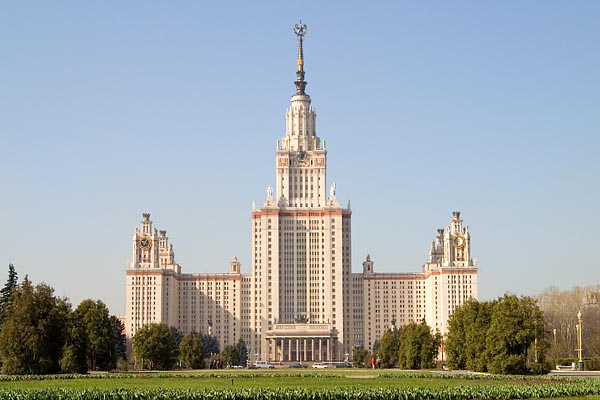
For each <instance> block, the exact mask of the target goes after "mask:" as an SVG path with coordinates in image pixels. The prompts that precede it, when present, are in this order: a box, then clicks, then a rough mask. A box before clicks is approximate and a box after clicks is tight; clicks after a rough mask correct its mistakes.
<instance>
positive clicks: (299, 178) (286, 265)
mask: <svg viewBox="0 0 600 400" xmlns="http://www.w3.org/2000/svg"><path fill="white" fill-rule="evenodd" d="M294 32H295V34H296V36H297V39H298V59H297V71H296V81H295V82H294V84H295V86H296V92H295V93H294V94H293V95H292V98H291V105H290V107H289V108H288V109H287V110H286V116H285V122H286V130H285V137H284V138H282V139H281V140H280V141H279V140H278V141H277V146H276V151H275V177H276V185H275V188H276V191H275V194H274V193H273V190H272V189H271V187H270V186H269V187H268V188H267V197H266V201H265V202H264V204H263V206H262V207H260V208H258V209H257V208H254V209H253V211H252V221H253V223H252V225H253V232H252V235H253V248H252V261H253V268H252V279H253V283H254V284H253V285H252V292H253V299H252V300H253V303H254V307H253V308H254V312H255V314H254V315H252V321H253V324H252V325H253V328H254V331H255V332H256V340H257V341H259V340H260V341H261V343H260V348H261V350H260V352H261V356H263V357H264V358H268V359H271V360H284V361H285V360H290V359H292V360H318V361H323V360H336V359H340V357H341V356H342V355H343V354H345V353H346V352H348V351H351V350H350V349H351V343H349V341H347V340H345V337H346V336H345V334H346V332H348V330H349V327H348V326H345V325H346V322H345V321H349V318H345V317H347V316H348V313H349V298H347V293H349V291H348V290H347V289H348V285H349V279H350V270H351V256H350V254H351V244H350V243H351V234H350V232H351V224H350V218H351V211H350V210H349V208H343V207H341V206H340V204H339V203H338V201H337V199H336V186H335V183H333V184H332V185H331V186H330V187H329V192H328V191H327V181H326V176H327V151H326V149H325V141H322V140H321V139H320V138H319V136H318V135H317V129H316V113H315V111H314V109H313V108H312V107H311V98H310V96H309V95H308V94H307V93H306V85H307V82H306V81H305V79H304V74H305V71H304V48H303V45H304V38H305V35H306V33H307V28H306V25H304V24H302V23H300V24H297V25H295V26H294Z"/></svg>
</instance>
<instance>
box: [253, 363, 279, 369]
mask: <svg viewBox="0 0 600 400" xmlns="http://www.w3.org/2000/svg"><path fill="white" fill-rule="evenodd" d="M256 368H269V369H273V368H275V365H273V363H272V362H271V361H257V362H256Z"/></svg>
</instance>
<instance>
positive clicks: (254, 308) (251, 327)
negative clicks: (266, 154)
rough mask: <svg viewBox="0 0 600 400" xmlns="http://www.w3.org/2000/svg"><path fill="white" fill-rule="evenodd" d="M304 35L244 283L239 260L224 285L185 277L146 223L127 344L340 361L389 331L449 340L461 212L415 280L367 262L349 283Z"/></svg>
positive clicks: (345, 231) (342, 218) (466, 245)
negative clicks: (153, 335) (160, 325)
mask: <svg viewBox="0 0 600 400" xmlns="http://www.w3.org/2000/svg"><path fill="white" fill-rule="evenodd" d="M303 32H304V33H303ZM305 32H306V31H300V33H298V31H297V34H298V70H297V72H296V75H297V80H296V82H295V84H296V93H295V94H294V95H293V96H292V98H291V106H290V108H289V109H288V110H287V111H286V135H285V137H284V138H282V139H281V140H279V141H277V146H276V150H275V177H276V185H275V191H273V189H272V188H271V187H270V186H269V187H268V188H267V193H266V198H265V201H264V203H263V205H262V206H261V207H256V206H253V207H252V213H251V217H252V261H251V265H252V267H251V273H250V274H242V273H241V265H240V262H238V260H237V259H236V258H234V259H233V261H232V262H231V263H230V268H229V273H227V274H189V273H182V272H181V267H180V266H179V265H178V264H177V263H176V262H175V253H174V251H173V246H172V245H171V244H170V243H169V239H168V237H167V236H166V231H157V230H156V229H155V228H154V227H153V224H152V221H151V220H150V214H143V219H142V221H141V224H140V227H138V228H137V229H136V231H135V234H134V237H133V256H132V261H131V262H130V263H129V264H128V265H127V271H126V274H127V299H126V316H125V320H126V332H127V335H128V336H129V337H133V335H135V332H136V331H137V329H139V328H140V327H141V326H143V325H144V324H147V323H150V322H164V323H166V324H168V325H170V326H175V327H177V328H178V329H180V330H181V331H182V332H183V333H189V332H192V331H195V332H201V333H209V334H211V335H214V336H215V337H217V338H218V340H219V342H220V344H221V346H222V347H224V346H226V345H229V344H235V343H236V342H237V340H238V339H239V338H242V339H243V340H244V341H245V342H246V344H247V345H248V347H249V354H250V358H251V359H253V358H256V359H262V360H270V361H283V362H286V361H342V360H345V359H348V356H349V355H351V354H352V349H353V347H355V346H363V347H365V348H369V349H370V348H372V346H373V344H374V343H375V341H376V340H377V339H379V338H380V337H381V336H382V335H383V333H384V332H385V330H387V329H389V328H390V327H391V326H393V325H398V326H400V325H404V324H407V323H409V322H412V321H422V320H425V321H426V322H427V323H428V324H429V326H431V327H432V329H439V330H440V331H441V332H442V333H445V332H446V329H447V326H446V324H447V320H448V317H449V316H450V315H451V314H452V312H453V311H454V309H455V308H456V307H457V306H459V305H461V304H463V303H464V302H465V301H466V300H467V299H468V298H469V297H475V298H477V265H476V263H474V262H473V260H472V258H471V247H470V239H471V236H470V232H469V229H468V227H466V226H463V221H462V219H460V213H459V212H454V213H453V217H452V220H451V221H450V224H449V225H448V226H447V227H446V228H445V229H440V230H438V232H437V235H436V237H435V239H434V241H433V242H432V244H431V247H430V250H429V256H428V259H427V262H426V263H425V264H424V266H423V270H422V272H417V273H375V271H374V262H373V261H372V260H371V258H370V257H369V256H367V258H366V260H365V261H364V262H363V271H362V273H352V259H351V231H352V229H351V217H352V211H351V210H350V205H349V204H348V205H347V207H343V206H341V205H340V204H339V202H338V201H337V198H336V191H337V188H336V184H335V183H333V184H332V185H331V186H329V187H327V181H326V176H327V175H326V172H327V150H326V147H325V145H326V144H325V141H324V140H322V139H321V138H320V137H319V136H318V135H317V130H316V113H315V111H314V109H313V108H312V106H311V99H310V96H309V95H308V94H306V92H305V88H306V82H305V81H304V59H303V37H304V34H305ZM327 189H329V190H327Z"/></svg>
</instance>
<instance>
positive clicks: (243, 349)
mask: <svg viewBox="0 0 600 400" xmlns="http://www.w3.org/2000/svg"><path fill="white" fill-rule="evenodd" d="M236 347H237V349H238V353H239V355H240V358H239V364H238V365H241V366H243V367H245V366H246V365H247V364H248V347H247V346H246V342H244V339H242V338H240V339H239V340H238V342H237V344H236Z"/></svg>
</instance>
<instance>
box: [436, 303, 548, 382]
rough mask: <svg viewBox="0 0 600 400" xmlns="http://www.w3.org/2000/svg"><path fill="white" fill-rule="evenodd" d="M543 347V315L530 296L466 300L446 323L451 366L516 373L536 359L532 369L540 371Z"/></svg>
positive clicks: (544, 348) (525, 370)
mask: <svg viewBox="0 0 600 400" xmlns="http://www.w3.org/2000/svg"><path fill="white" fill-rule="evenodd" d="M547 349H548V343H547V339H546V336H545V332H544V317H543V314H542V312H541V311H540V309H539V307H538V305H537V303H536V301H535V300H534V299H532V298H530V297H520V298H519V297H517V296H515V295H505V296H504V297H501V298H499V299H497V300H494V301H487V302H482V303H479V302H477V300H469V301H468V302H467V303H465V304H463V305H462V306H461V307H459V308H457V309H456V310H455V311H454V314H453V315H452V317H451V318H450V320H449V323H448V337H447V340H446V354H447V355H448V365H449V366H450V367H451V368H467V369H470V370H473V371H481V372H492V373H498V374H519V373H524V372H527V370H528V366H529V365H533V364H532V363H536V362H537V363H538V364H537V366H536V367H535V369H536V370H537V371H543V370H544V368H542V367H541V365H542V363H543V362H544V358H545V353H546V350H547Z"/></svg>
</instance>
